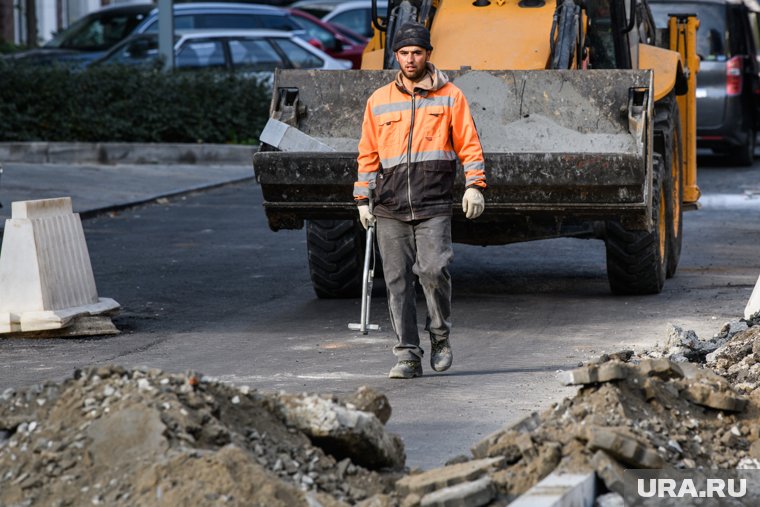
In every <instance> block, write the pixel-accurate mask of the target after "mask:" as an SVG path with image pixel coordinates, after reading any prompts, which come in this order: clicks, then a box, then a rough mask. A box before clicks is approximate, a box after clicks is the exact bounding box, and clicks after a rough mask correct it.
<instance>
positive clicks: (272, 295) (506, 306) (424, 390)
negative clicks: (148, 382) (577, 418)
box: [0, 158, 760, 469]
mask: <svg viewBox="0 0 760 507" xmlns="http://www.w3.org/2000/svg"><path fill="white" fill-rule="evenodd" d="M700 164H701V166H702V168H701V173H700V185H701V187H702V190H703V194H704V198H703V202H704V204H705V205H704V208H703V209H702V210H700V211H697V212H690V213H688V214H687V215H686V216H685V218H684V221H685V236H684V244H683V253H682V257H681V263H680V267H679V271H678V273H677V274H676V277H675V278H673V279H671V280H669V281H668V283H667V284H666V286H665V290H664V291H663V292H662V294H660V295H657V296H647V297H614V296H612V295H610V293H609V290H608V286H607V279H606V272H605V258H604V246H603V244H602V242H600V241H583V240H570V239H562V240H551V241H541V242H534V243H525V244H518V245H510V246H504V247H488V248H481V247H470V246H463V245H456V247H455V259H454V264H453V266H452V275H453V278H454V316H453V321H454V333H453V337H452V342H453V348H454V357H455V359H454V366H453V368H452V369H451V370H450V371H448V372H445V373H443V374H436V373H431V370H430V368H429V367H426V368H425V373H426V374H425V376H424V377H422V378H419V379H414V380H412V381H391V380H388V379H387V378H386V375H387V372H388V370H389V369H390V367H391V366H392V365H393V363H394V358H393V356H392V354H391V351H390V350H391V347H392V345H393V340H392V338H391V335H390V333H389V332H388V331H387V330H388V329H389V324H388V318H387V311H386V308H385V300H384V298H383V297H376V298H375V299H374V300H373V309H372V311H373V321H376V322H377V323H379V324H380V325H381V326H383V331H381V332H378V333H373V334H370V335H368V336H362V335H360V334H358V333H355V332H352V331H349V330H348V329H347V327H346V324H347V323H348V322H354V321H356V320H357V319H358V314H359V301H358V300H333V301H330V300H319V299H317V298H316V297H315V296H314V293H313V291H312V289H311V285H310V281H309V275H308V269H307V263H306V244H305V233H304V231H303V230H301V231H281V232H278V233H274V232H271V231H270V230H269V228H268V226H267V224H266V220H265V217H264V213H263V209H262V206H261V194H260V191H259V188H258V187H257V185H256V184H255V183H253V182H249V183H243V184H235V185H231V186H227V187H223V188H217V189H214V190H210V191H207V192H201V193H197V194H193V195H189V196H186V197H182V198H176V199H170V200H168V201H165V202H162V203H159V204H152V205H146V206H141V207H139V208H134V209H131V210H127V211H123V212H120V213H116V214H113V215H112V216H101V217H98V218H93V219H89V220H86V221H85V234H86V237H87V242H88V245H89V249H90V256H91V258H92V263H93V269H94V272H95V276H96V281H97V284H98V290H99V293H100V295H101V296H102V297H111V298H114V299H116V300H117V301H119V302H120V303H121V304H122V305H123V308H124V311H123V313H122V315H121V316H119V317H118V318H117V319H116V323H117V325H118V327H119V328H120V329H121V330H122V331H123V333H122V334H121V335H119V336H114V337H106V338H102V337H98V338H89V339H60V340H20V339H14V340H0V391H2V390H3V389H4V388H7V387H11V386H22V385H28V384H32V383H37V382H40V381H42V380H45V379H61V378H63V377H65V376H67V375H70V374H71V372H72V371H73V369H74V368H76V367H82V366H86V365H92V364H105V363H119V364H123V365H126V366H150V367H159V368H163V369H165V370H169V371H184V370H187V369H193V370H198V371H201V372H204V373H206V374H208V375H211V376H215V377H218V378H220V379H221V380H225V381H230V382H234V383H238V384H247V385H250V386H251V387H255V388H258V389H262V390H275V389H286V390H289V391H296V392H300V391H319V392H328V391H333V392H349V391H353V390H354V389H356V388H357V387H358V386H360V385H362V384H366V385H370V386H372V387H375V388H377V389H380V390H382V391H384V392H386V393H387V395H388V397H389V399H390V401H391V405H392V407H393V416H392V417H391V420H390V421H389V423H388V427H389V429H391V430H392V431H394V432H397V433H399V434H400V435H401V436H402V437H403V438H404V441H405V443H406V448H407V455H408V459H407V463H408V465H410V466H412V467H421V468H426V469H427V468H432V467H435V466H439V465H442V464H443V462H444V461H445V460H446V459H448V458H450V457H452V456H454V455H456V454H462V453H466V452H468V449H469V448H470V446H471V445H472V444H474V443H475V442H477V441H478V440H479V439H480V438H482V437H483V436H485V435H486V434H488V433H490V432H492V431H495V430H497V429H498V428H500V427H502V426H503V425H505V424H510V423H514V422H516V421H517V420H518V419H520V418H522V417H523V416H525V415H528V414H529V413H530V412H532V411H536V410H543V409H546V408H548V407H549V406H550V405H551V403H553V402H556V401H559V400H560V399H561V398H562V397H564V396H567V395H571V394H572V393H573V390H572V389H570V388H563V387H561V386H560V385H559V383H558V382H557V381H556V379H555V375H556V372H557V371H558V370H561V369H567V368H572V367H574V366H576V365H577V364H578V363H579V362H580V361H582V360H585V359H588V358H589V357H591V356H595V355H598V354H600V353H602V352H604V351H608V352H609V351H614V350H619V349H622V348H626V347H651V346H653V345H654V344H656V343H658V342H659V343H662V342H663V340H664V339H665V337H666V332H667V325H668V323H671V322H673V323H676V324H679V325H681V326H684V327H686V328H691V329H694V330H695V331H696V332H697V333H698V334H699V335H700V336H703V337H709V336H712V334H714V333H715V332H717V330H718V329H719V328H720V326H721V324H722V323H723V322H725V321H728V320H731V319H736V318H739V317H740V316H741V315H742V313H743V310H744V306H745V305H746V303H747V300H748V299H749V296H750V294H751V291H752V288H753V286H754V284H755V281H756V280H757V278H758V274H760V256H759V255H758V249H760V222H759V221H758V219H757V217H758V210H760V195H759V196H757V198H756V199H750V198H748V197H747V195H752V194H753V193H754V192H758V193H760V161H758V164H756V166H755V167H753V168H750V169H736V168H725V167H720V166H719V165H717V163H716V162H715V161H714V160H713V159H710V158H703V159H700ZM421 308H422V306H421ZM422 317H424V315H421V318H422ZM425 366H427V365H425Z"/></svg>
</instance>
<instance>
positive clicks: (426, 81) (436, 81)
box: [395, 62, 449, 97]
mask: <svg viewBox="0 0 760 507" xmlns="http://www.w3.org/2000/svg"><path fill="white" fill-rule="evenodd" d="M425 66H426V67H427V75H426V76H425V77H424V78H423V79H422V80H421V81H420V82H418V83H415V86H414V93H415V94H419V95H422V96H423V97H424V96H426V95H427V94H428V93H429V92H434V91H436V90H440V89H441V88H443V85H445V84H446V83H448V82H449V77H448V76H447V75H446V74H444V73H443V72H441V71H440V70H438V69H437V68H436V67H435V65H433V64H432V63H430V62H427V63H426V64H425ZM401 76H402V74H401V71H398V73H397V74H396V80H395V83H396V87H397V88H398V89H399V90H401V91H402V92H404V93H406V94H409V95H411V94H410V93H409V90H407V89H406V88H404V82H403V80H402V79H401Z"/></svg>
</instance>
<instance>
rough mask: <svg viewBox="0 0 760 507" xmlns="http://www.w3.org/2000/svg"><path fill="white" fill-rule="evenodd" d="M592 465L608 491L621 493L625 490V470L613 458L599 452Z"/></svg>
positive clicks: (595, 454) (593, 458) (595, 455)
mask: <svg viewBox="0 0 760 507" xmlns="http://www.w3.org/2000/svg"><path fill="white" fill-rule="evenodd" d="M591 465H592V466H593V467H594V470H596V474H597V475H598V476H599V478H600V479H601V480H602V482H604V485H605V486H606V487H607V489H608V490H610V491H614V492H615V493H620V494H621V495H622V494H623V492H624V489H625V476H624V472H625V468H623V466H622V465H621V464H620V463H618V462H617V461H616V460H615V459H614V458H613V457H612V456H610V455H609V454H607V453H606V452H604V451H602V450H599V451H596V453H594V456H593V457H592V458H591Z"/></svg>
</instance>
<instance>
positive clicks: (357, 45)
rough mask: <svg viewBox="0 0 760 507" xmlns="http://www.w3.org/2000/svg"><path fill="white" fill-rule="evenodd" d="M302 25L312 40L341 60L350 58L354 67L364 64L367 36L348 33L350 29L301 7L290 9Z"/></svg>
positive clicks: (291, 13)
mask: <svg viewBox="0 0 760 507" xmlns="http://www.w3.org/2000/svg"><path fill="white" fill-rule="evenodd" d="M289 12H290V15H291V16H293V17H294V18H295V19H296V21H298V23H299V24H300V25H301V27H302V28H303V29H304V30H305V31H306V33H307V34H308V35H309V37H310V38H311V40H315V41H318V42H319V45H318V47H319V49H322V50H323V51H324V52H325V53H327V54H328V55H330V56H332V57H333V58H338V59H340V60H349V61H350V62H351V63H352V67H353V68H354V69H358V68H360V67H361V65H362V53H363V52H364V47H365V46H366V45H367V42H368V41H369V40H368V39H367V38H366V37H364V36H362V35H359V34H357V33H351V34H350V36H349V35H347V33H348V32H350V30H348V29H342V30H341V29H339V28H338V27H337V26H336V25H332V24H330V23H325V22H324V21H322V20H320V19H319V18H317V17H315V16H312V15H311V14H309V13H308V12H304V11H301V10H299V9H289Z"/></svg>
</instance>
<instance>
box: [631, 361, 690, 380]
mask: <svg viewBox="0 0 760 507" xmlns="http://www.w3.org/2000/svg"><path fill="white" fill-rule="evenodd" d="M639 372H640V373H641V374H642V375H644V376H647V377H660V378H663V379H671V378H683V376H684V373H683V370H682V369H681V367H680V366H679V365H678V363H674V362H673V361H671V360H670V359H668V358H665V357H661V358H659V359H645V360H643V361H641V363H640V364H639Z"/></svg>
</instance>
